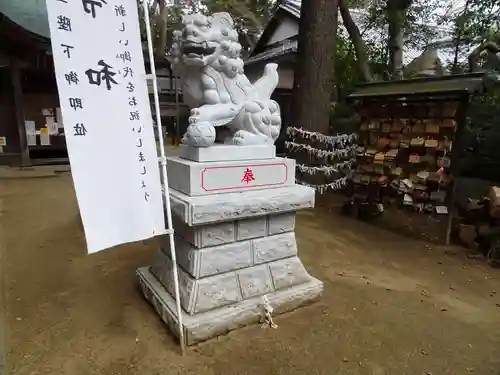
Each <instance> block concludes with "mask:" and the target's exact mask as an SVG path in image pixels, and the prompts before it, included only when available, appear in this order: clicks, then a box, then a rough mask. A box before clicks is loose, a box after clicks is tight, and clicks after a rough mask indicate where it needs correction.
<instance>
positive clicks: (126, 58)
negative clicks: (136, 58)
mask: <svg viewBox="0 0 500 375" xmlns="http://www.w3.org/2000/svg"><path fill="white" fill-rule="evenodd" d="M116 57H117V58H118V59H121V60H122V61H123V62H125V61H128V62H132V55H131V54H130V52H129V51H125V52H123V53H119V54H118V55H116Z"/></svg>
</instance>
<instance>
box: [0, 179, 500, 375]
mask: <svg viewBox="0 0 500 375" xmlns="http://www.w3.org/2000/svg"><path fill="white" fill-rule="evenodd" d="M2 202H3V215H2V216H0V219H1V223H0V224H1V226H0V229H3V234H2V233H1V232H0V237H1V238H3V239H4V240H5V241H4V245H5V246H4V249H3V251H2V254H1V278H2V279H1V282H2V284H1V286H2V300H3V306H4V316H5V321H6V329H5V331H6V332H5V334H6V338H5V342H6V367H7V371H10V373H14V374H18V375H20V374H22V375H45V374H47V375H48V374H50V375H56V374H64V375H80V374H93V375H94V374H95V375H98V374H106V375H111V374H131V375H134V374H141V375H155V374H162V375H163V374H167V375H169V374H196V375H232V374H235V375H236V374H241V375H243V374H270V375H271V374H273V375H274V374H286V375H295V374H307V375H312V374H328V375H329V374H376V375H383V374H395V375H402V374H412V375H413V374H415V375H421V374H434V375H438V374H457V375H462V374H468V373H476V374H495V375H499V374H500V307H499V306H500V270H494V269H491V268H489V267H488V266H486V265H485V264H483V263H481V262H478V261H474V260H467V259H464V258H463V257H462V255H460V254H461V253H460V250H457V251H455V252H453V250H452V251H451V253H450V252H449V251H448V252H445V249H444V248H439V247H436V246H433V245H428V244H426V243H424V242H418V241H414V240H410V239H407V238H404V237H400V236H398V235H396V234H393V233H389V232H385V231H381V230H378V229H376V228H374V227H371V226H370V225H367V224H364V223H360V222H357V221H354V220H351V219H345V218H342V217H339V216H337V215H336V214H334V213H328V212H326V211H324V210H320V209H317V210H315V211H308V212H305V213H302V214H301V215H300V217H299V220H298V223H297V233H298V239H299V252H300V253H301V257H302V259H303V260H304V263H305V265H306V267H307V268H308V269H309V270H310V272H311V273H312V274H313V275H314V276H316V277H318V278H319V279H321V280H323V281H324V283H325V293H324V296H323V298H322V300H321V301H320V302H319V303H317V304H314V305H312V306H309V307H306V308H303V309H299V310H297V311H295V312H292V313H289V314H286V315H282V316H279V317H278V318H277V320H276V322H277V323H278V324H279V328H278V329H277V330H272V329H261V328H260V326H251V327H248V328H244V329H241V330H239V331H236V332H232V333H230V334H228V335H226V336H223V337H220V338H219V339H216V340H212V341H209V342H206V343H203V344H201V345H199V346H196V347H194V348H190V349H189V350H188V355H187V356H186V357H184V358H182V357H180V356H179V354H178V351H177V346H176V344H175V342H174V340H173V339H172V338H171V336H170V335H169V334H168V333H167V332H166V330H165V328H164V326H163V325H162V323H161V322H160V321H159V319H158V318H157V316H156V315H155V313H154V312H153V310H152V309H151V308H150V306H149V305H148V304H147V303H146V302H145V301H144V300H143V298H142V297H141V296H140V294H139V292H138V291H137V288H136V285H135V278H134V271H135V269H136V267H138V266H143V265H146V264H148V261H149V259H150V258H151V256H152V253H153V251H154V250H155V242H154V241H147V242H144V243H142V244H133V245H126V246H121V247H119V248H116V249H112V250H109V251H105V252H102V253H98V254H95V255H91V256H87V255H86V253H85V248H84V236H83V232H82V230H81V228H80V225H79V221H78V214H77V212H78V211H77V206H76V200H75V196H74V192H73V189H72V183H71V178H70V176H69V175H62V176H59V177H52V178H37V179H20V180H15V179H8V180H1V179H0V203H2ZM1 208H2V205H0V209H1ZM453 253H455V255H453ZM450 254H451V255H450ZM497 292H498V293H497ZM0 316H1V315H0ZM7 373H9V372H7Z"/></svg>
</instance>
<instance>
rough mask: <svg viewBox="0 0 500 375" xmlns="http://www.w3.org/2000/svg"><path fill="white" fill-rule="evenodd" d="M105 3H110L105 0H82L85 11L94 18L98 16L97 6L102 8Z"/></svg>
mask: <svg viewBox="0 0 500 375" xmlns="http://www.w3.org/2000/svg"><path fill="white" fill-rule="evenodd" d="M103 4H108V3H107V1H105V0H82V6H83V10H84V11H85V13H87V14H90V15H91V16H92V18H95V17H96V7H98V8H102V6H103Z"/></svg>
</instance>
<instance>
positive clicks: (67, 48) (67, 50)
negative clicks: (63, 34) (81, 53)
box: [61, 44, 75, 59]
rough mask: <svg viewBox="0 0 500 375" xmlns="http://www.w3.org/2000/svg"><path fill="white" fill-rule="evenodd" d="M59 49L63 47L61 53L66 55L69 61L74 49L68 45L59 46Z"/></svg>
mask: <svg viewBox="0 0 500 375" xmlns="http://www.w3.org/2000/svg"><path fill="white" fill-rule="evenodd" d="M61 47H63V53H65V54H66V56H67V57H68V59H71V50H72V49H73V48H75V47H73V46H70V45H68V44H61Z"/></svg>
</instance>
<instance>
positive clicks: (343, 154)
mask: <svg viewBox="0 0 500 375" xmlns="http://www.w3.org/2000/svg"><path fill="white" fill-rule="evenodd" d="M285 146H286V148H287V149H288V150H290V151H292V152H293V151H305V152H307V153H308V154H309V155H311V156H315V157H317V158H318V159H323V160H325V161H334V160H342V159H347V158H351V157H353V156H354V155H355V152H356V148H357V145H352V146H348V147H346V148H343V149H336V150H331V151H327V150H320V149H319V148H314V147H311V146H309V145H304V144H300V143H295V142H285Z"/></svg>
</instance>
